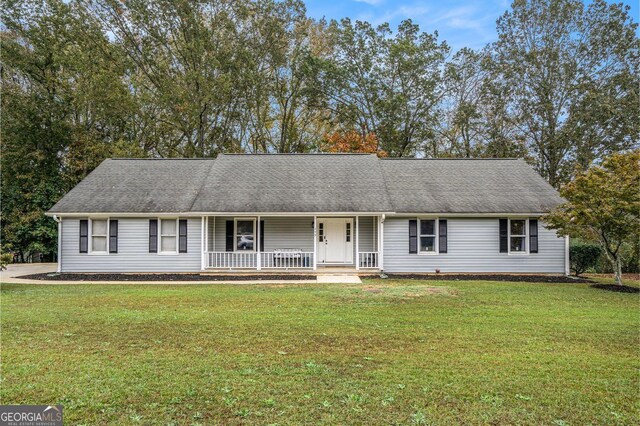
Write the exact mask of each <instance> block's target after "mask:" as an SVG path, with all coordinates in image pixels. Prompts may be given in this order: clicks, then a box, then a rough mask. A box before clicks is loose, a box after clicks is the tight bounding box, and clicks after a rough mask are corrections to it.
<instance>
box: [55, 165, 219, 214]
mask: <svg viewBox="0 0 640 426" xmlns="http://www.w3.org/2000/svg"><path fill="white" fill-rule="evenodd" d="M212 163H213V161H212V160H150V159H149V160H133V159H126V160H124V159H123V160H119V159H115V160H105V161H103V162H102V164H100V165H99V166H98V167H97V168H96V169H95V170H94V171H93V172H91V173H90V174H89V176H87V177H86V178H84V180H83V181H82V182H80V183H79V184H78V185H77V186H76V187H75V188H73V189H72V190H71V191H69V193H68V194H67V195H65V196H64V197H62V199H61V200H60V201H58V203H57V204H56V205H55V206H53V207H52V208H51V210H49V213H100V212H103V213H169V212H188V211H189V210H190V209H191V205H192V204H193V201H194V200H195V198H196V195H197V194H198V190H199V189H200V187H201V186H202V182H203V180H204V178H205V177H206V176H207V173H208V172H209V169H210V168H211V164H212Z"/></svg>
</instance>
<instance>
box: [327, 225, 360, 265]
mask: <svg viewBox="0 0 640 426" xmlns="http://www.w3.org/2000/svg"><path fill="white" fill-rule="evenodd" d="M353 234H354V232H353V219H343V218H335V219H334V218H332V219H318V263H319V264H345V263H352V262H353V238H354V235H353Z"/></svg>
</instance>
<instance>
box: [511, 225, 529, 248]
mask: <svg viewBox="0 0 640 426" xmlns="http://www.w3.org/2000/svg"><path fill="white" fill-rule="evenodd" d="M509 252H510V253H526V252H527V220H526V219H510V220H509Z"/></svg>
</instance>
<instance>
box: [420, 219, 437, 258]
mask: <svg viewBox="0 0 640 426" xmlns="http://www.w3.org/2000/svg"><path fill="white" fill-rule="evenodd" d="M435 252H436V221H435V219H429V220H420V253H435Z"/></svg>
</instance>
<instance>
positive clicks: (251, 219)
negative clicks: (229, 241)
mask: <svg viewBox="0 0 640 426" xmlns="http://www.w3.org/2000/svg"><path fill="white" fill-rule="evenodd" d="M256 220H257V219H256V218H255V217H234V218H233V252H234V253H235V252H238V253H255V252H256V245H257V244H258V240H257V238H256V231H257V227H256ZM238 221H240V222H253V233H252V235H253V249H252V250H238Z"/></svg>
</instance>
